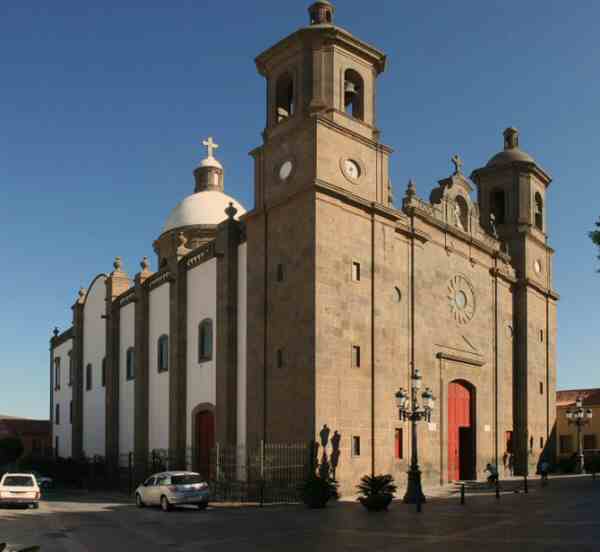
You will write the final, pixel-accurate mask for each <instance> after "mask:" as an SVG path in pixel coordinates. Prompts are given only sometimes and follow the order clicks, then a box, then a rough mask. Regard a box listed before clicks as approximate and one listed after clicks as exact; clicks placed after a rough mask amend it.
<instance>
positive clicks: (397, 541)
mask: <svg viewBox="0 0 600 552" xmlns="http://www.w3.org/2000/svg"><path fill="white" fill-rule="evenodd" d="M519 486H520V483H518V482H516V481H511V482H507V483H505V484H504V490H503V493H502V495H501V498H500V499H499V500H498V499H496V497H495V495H494V493H493V492H489V491H488V490H486V489H485V488H478V489H475V490H474V491H473V494H468V495H467V500H466V504H465V505H464V506H461V505H460V502H459V497H458V495H448V494H447V493H446V496H438V497H437V498H433V499H431V500H430V501H429V502H428V503H427V504H426V505H425V507H424V510H423V512H422V513H421V514H419V513H417V512H416V511H415V509H414V508H413V507H410V506H406V505H404V504H402V503H394V504H393V505H392V507H391V509H390V511H389V512H388V513H383V514H369V513H367V512H366V511H364V510H363V509H362V507H361V506H360V505H358V504H354V503H351V502H340V503H338V504H334V505H332V506H330V507H328V508H327V509H325V510H322V511H311V510H307V509H305V508H304V507H301V506H299V505H292V506H272V507H265V508H262V509H261V508H258V507H223V506H216V507H212V508H209V509H208V510H207V511H198V510H196V509H184V510H180V511H175V512H172V513H168V514H165V513H163V512H161V511H160V510H157V509H156V510H155V509H148V508H146V509H142V510H138V509H137V508H136V507H135V506H134V505H133V504H131V503H130V502H129V501H128V500H115V499H114V497H113V498H112V499H110V497H104V498H103V497H101V496H99V495H85V494H78V495H60V494H56V495H55V496H54V497H49V499H48V501H45V502H44V503H42V504H41V505H40V509H39V510H33V509H30V510H18V509H0V541H4V540H6V541H8V542H9V543H19V544H23V545H26V544H40V545H41V546H42V551H43V552H93V551H99V552H100V551H102V552H121V551H123V552H132V551H134V550H143V551H144V552H154V551H157V552H158V551H161V552H164V551H173V552H179V551H190V552H191V551H195V552H201V551H207V552H224V551H259V550H260V551H270V550H277V551H281V550H286V551H287V550H289V551H307V550H310V551H316V552H317V551H318V552H321V551H323V552H332V551H334V550H335V551H338V550H349V551H350V550H369V551H387V550H394V551H398V550H402V551H411V550H432V551H447V550H465V551H477V552H481V551H482V550H483V551H484V552H494V551H500V550H502V551H503V552H504V551H506V550H512V551H514V550H527V551H528V552H535V551H542V550H543V551H555V550H556V551H561V550H565V551H567V550H568V551H569V552H572V550H574V549H575V547H576V549H577V551H578V552H587V551H592V550H594V551H597V550H599V549H600V544H598V543H599V542H600V523H599V522H598V510H596V508H595V507H596V506H597V505H598V503H599V500H600V479H598V480H596V481H593V480H592V478H591V477H589V476H587V477H565V478H559V479H554V480H552V481H551V482H550V484H549V485H548V486H546V487H543V488H542V487H541V486H540V484H539V481H533V482H531V484H530V489H529V490H530V492H529V493H528V494H524V493H523V492H522V491H521V492H518V493H517V492H514V491H515V490H517V487H519Z"/></svg>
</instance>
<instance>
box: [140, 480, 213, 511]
mask: <svg viewBox="0 0 600 552" xmlns="http://www.w3.org/2000/svg"><path fill="white" fill-rule="evenodd" d="M209 494H210V493H209V490H208V484H207V483H206V481H204V479H202V476H201V475H200V474H198V473H195V472H186V471H172V472H163V473H157V474H154V475H152V476H150V477H149V478H148V479H146V481H144V483H142V484H141V485H140V486H139V487H138V488H137V489H136V490H135V502H136V504H137V505H138V507H139V508H143V507H144V506H160V507H161V508H162V510H163V511H164V512H169V511H170V510H171V509H172V508H173V506H184V505H187V504H191V505H195V506H197V507H198V508H200V509H201V510H204V509H205V508H206V507H207V506H208V499H209Z"/></svg>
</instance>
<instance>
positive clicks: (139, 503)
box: [135, 493, 146, 508]
mask: <svg viewBox="0 0 600 552" xmlns="http://www.w3.org/2000/svg"><path fill="white" fill-rule="evenodd" d="M135 504H136V506H137V507H138V508H143V507H144V506H146V505H145V504H144V501H143V500H142V497H141V496H140V493H136V495H135Z"/></svg>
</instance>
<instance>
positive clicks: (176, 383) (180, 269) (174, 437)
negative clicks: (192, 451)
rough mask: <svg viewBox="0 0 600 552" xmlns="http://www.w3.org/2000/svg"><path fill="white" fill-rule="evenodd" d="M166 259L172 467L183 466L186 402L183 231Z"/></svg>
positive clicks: (185, 280)
mask: <svg viewBox="0 0 600 552" xmlns="http://www.w3.org/2000/svg"><path fill="white" fill-rule="evenodd" d="M178 241H179V245H178V247H177V250H176V255H175V256H174V257H171V259H170V260H169V270H170V272H171V277H172V279H171V282H170V284H169V448H170V449H171V457H172V459H173V461H174V462H175V466H173V467H174V468H175V469H185V468H186V465H185V449H186V405H187V347H186V343H187V270H186V267H185V263H180V262H179V261H180V259H181V258H182V257H183V256H185V255H186V254H187V253H189V249H187V247H186V239H185V236H184V235H183V233H180V234H179V235H178Z"/></svg>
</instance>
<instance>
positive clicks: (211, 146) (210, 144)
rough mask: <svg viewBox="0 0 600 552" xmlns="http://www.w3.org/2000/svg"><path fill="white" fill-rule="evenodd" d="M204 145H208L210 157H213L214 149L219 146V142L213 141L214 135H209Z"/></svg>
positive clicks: (203, 142)
mask: <svg viewBox="0 0 600 552" xmlns="http://www.w3.org/2000/svg"><path fill="white" fill-rule="evenodd" d="M202 145H203V146H206V149H207V151H208V157H213V153H214V151H215V150H216V149H218V148H219V144H216V143H215V142H214V141H213V138H212V136H209V137H208V139H207V140H203V141H202Z"/></svg>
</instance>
